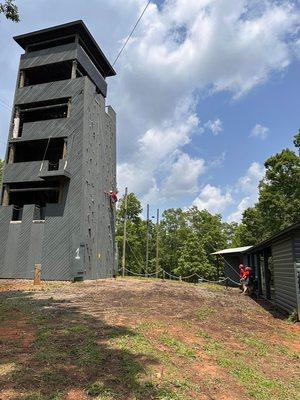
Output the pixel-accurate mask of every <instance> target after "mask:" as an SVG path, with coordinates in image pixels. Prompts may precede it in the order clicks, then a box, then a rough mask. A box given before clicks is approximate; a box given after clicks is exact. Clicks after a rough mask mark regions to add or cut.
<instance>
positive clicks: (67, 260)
mask: <svg viewBox="0 0 300 400" xmlns="http://www.w3.org/2000/svg"><path fill="white" fill-rule="evenodd" d="M76 49H77V50H78V47H77V48H75V47H74V45H71V46H69V45H67V46H60V48H59V49H58V48H57V49H55V48H51V49H45V50H41V51H40V52H33V53H28V54H26V55H23V56H22V58H21V63H20V68H19V70H20V69H21V68H28V67H33V66H37V65H44V64H47V63H53V62H58V61H63V60H66V59H67V58H69V57H72V58H73V57H74V51H75V50H76ZM76 54H77V52H76ZM75 58H76V57H75ZM81 58H82V60H83V59H84V61H82V62H83V63H84V64H85V67H86V69H87V70H88V71H90V73H91V74H92V75H93V76H92V77H89V76H85V77H80V78H76V79H69V80H62V81H56V82H50V83H44V84H38V85H33V86H26V87H23V88H18V87H17V88H16V93H15V99H14V105H13V110H14V107H15V106H16V105H21V104H27V103H32V102H37V101H44V100H51V99H59V98H70V100H71V110H70V116H69V117H68V118H64V119H57V120H48V121H36V122H33V123H27V124H24V127H23V132H22V137H21V138H19V139H12V138H11V137H12V124H11V126H10V129H9V137H8V143H13V142H14V140H18V141H25V140H36V139H44V138H50V140H51V138H52V137H66V138H67V158H66V159H64V161H66V162H67V171H68V175H69V176H70V179H69V180H64V181H63V182H62V199H61V202H60V203H59V204H47V205H46V211H45V215H46V216H45V221H44V222H36V221H34V220H33V219H34V209H35V207H34V205H25V206H24V209H23V218H22V222H21V223H12V222H11V216H12V206H0V236H1V242H0V278H28V279H32V278H33V274H34V264H37V263H38V264H41V266H42V279H45V280H72V279H73V278H74V277H79V276H81V277H83V278H85V279H87V278H89V279H97V278H106V277H110V276H112V274H113V272H114V211H113V209H112V207H111V206H110V201H109V198H108V196H107V195H106V194H105V193H104V192H105V191H109V190H111V189H115V187H116V176H115V174H116V165H115V164H116V137H115V135H116V127H115V114H114V112H113V110H112V109H111V108H108V110H109V111H108V113H106V111H105V97H104V96H105V94H106V82H105V81H104V80H103V78H102V76H101V75H100V73H99V74H98V75H97V73H96V71H95V67H94V66H93V65H90V67H89V68H88V64H89V62H90V63H91V61H90V60H89V59H88V56H87V55H86V54H81ZM93 78H94V79H93ZM96 78H97V79H98V84H99V85H100V83H101V85H102V86H101V85H100V86H101V89H102V91H103V92H105V93H104V94H103V93H102V94H101V93H97V91H98V90H96V86H95V82H94V81H93V80H96ZM101 80H103V82H104V83H103V82H102V81H101ZM100 81H101V82H100ZM98 89H99V87H98ZM40 166H41V162H40V161H37V162H28V163H15V164H6V165H5V166H4V182H5V183H12V182H27V181H29V182H34V181H42V179H41V178H39V176H38V175H39V169H40ZM1 189H2V188H1Z"/></svg>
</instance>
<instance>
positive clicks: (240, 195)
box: [0, 0, 300, 222]
mask: <svg viewBox="0 0 300 400" xmlns="http://www.w3.org/2000/svg"><path fill="white" fill-rule="evenodd" d="M16 3H17V5H18V7H19V11H20V17H21V22H20V23H18V24H16V23H13V22H10V21H8V20H6V19H5V18H4V17H3V16H1V17H0V71H1V73H0V157H2V158H3V157H4V154H5V147H6V146H5V143H6V139H7V134H8V124H9V120H10V107H11V104H12V100H13V93H14V89H15V82H16V74H17V69H18V63H19V57H20V55H21V54H22V49H21V48H20V47H19V46H18V45H17V44H16V43H15V42H14V40H13V38H12V37H13V36H14V35H18V34H23V33H27V32H30V31H34V30H37V29H42V28H46V27H49V26H53V25H58V24H62V23H66V22H70V21H73V20H77V19H82V20H83V21H84V22H85V23H86V25H87V27H88V28H89V30H90V31H91V33H92V35H93V36H94V37H95V39H96V41H97V42H98V43H99V45H100V47H101V48H102V50H103V51H104V53H105V54H106V56H107V58H108V59H109V60H110V61H111V62H113V61H114V59H115V58H116V55H117V53H118V50H119V49H120V48H121V47H122V45H123V43H124V41H125V40H126V37H127V35H128V33H129V32H130V30H131V28H132V27H133V25H134V23H135V22H136V20H137V18H138V17H139V15H140V14H141V11H142V10H143V8H144V7H145V5H146V3H147V2H146V1H145V0H109V1H107V0H106V1H105V0H88V1H82V0H59V1H58V0H51V1H49V0H17V1H16ZM299 67H300V7H299V2H298V1H284V0H283V1H278V0H276V1H272V0H249V1H247V0H165V1H162V0H156V1H154V0H153V1H152V2H151V3H150V5H149V7H148V8H147V10H146V12H145V14H144V16H143V18H142V20H141V21H140V24H139V25H138V27H137V29H136V30H135V32H134V34H133V36H132V37H131V39H130V41H129V42H128V45H127V46H126V48H125V50H124V52H123V53H122V55H121V57H120V58H119V60H118V62H117V63H116V65H115V69H116V71H117V75H116V76H115V77H110V78H108V79H107V82H108V97H107V104H111V105H112V106H113V108H114V109H115V111H116V112H117V154H118V163H117V171H118V189H119V192H120V195H122V194H123V193H124V188H125V186H128V190H129V191H133V192H134V193H136V194H137V196H138V197H139V198H140V199H141V200H142V203H143V205H144V206H145V205H146V204H147V203H149V204H150V209H151V211H152V213H153V214H155V210H156V208H159V209H160V210H162V211H163V210H164V209H167V208H170V207H182V208H187V207H190V206H192V205H196V206H197V207H198V208H199V209H207V210H208V211H210V212H212V213H221V214H222V216H223V220H224V221H227V222H232V221H236V222H239V221H240V220H241V216H242V213H243V211H244V210H245V209H246V208H247V207H249V206H252V205H253V204H255V202H256V201H257V196H258V190H257V185H258V182H259V181H260V180H261V179H262V177H263V175H264V161H265V160H266V158H268V157H269V156H271V155H273V154H275V153H277V152H280V151H281V150H282V149H283V148H286V147H290V148H292V147H293V144H292V141H293V135H294V134H295V133H296V132H297V131H298V128H300V113H299V93H300V90H299V89H300V68H299Z"/></svg>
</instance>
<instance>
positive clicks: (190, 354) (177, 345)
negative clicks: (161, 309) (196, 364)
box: [160, 332, 196, 359]
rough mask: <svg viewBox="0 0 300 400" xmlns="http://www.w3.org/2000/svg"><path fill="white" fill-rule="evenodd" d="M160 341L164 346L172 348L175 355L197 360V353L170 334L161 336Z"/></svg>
mask: <svg viewBox="0 0 300 400" xmlns="http://www.w3.org/2000/svg"><path fill="white" fill-rule="evenodd" d="M160 341H161V343H163V344H164V345H166V346H168V347H170V348H171V349H172V350H174V351H175V353H176V354H177V355H179V356H181V357H185V358H188V359H195V358H196V354H195V352H194V351H193V350H192V349H191V348H190V347H189V346H187V345H186V344H184V343H182V342H181V341H180V340H177V339H174V338H173V337H172V336H171V335H170V334H169V333H167V332H165V333H163V334H162V335H161V336H160Z"/></svg>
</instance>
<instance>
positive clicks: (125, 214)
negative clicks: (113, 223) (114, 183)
mask: <svg viewBox="0 0 300 400" xmlns="http://www.w3.org/2000/svg"><path fill="white" fill-rule="evenodd" d="M124 207H125V212H124V232H123V254H122V276H123V277H124V276H125V265H126V223H127V187H126V188H125V196H124Z"/></svg>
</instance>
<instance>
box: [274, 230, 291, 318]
mask: <svg viewBox="0 0 300 400" xmlns="http://www.w3.org/2000/svg"><path fill="white" fill-rule="evenodd" d="M272 256H273V265H274V267H273V268H274V286H275V303H276V304H278V306H279V307H281V308H283V309H284V310H287V311H289V312H292V311H293V310H294V309H296V308H297V297H296V282H295V270H294V258H293V242H292V236H290V237H288V238H286V239H284V240H281V241H278V242H276V243H274V244H273V245H272Z"/></svg>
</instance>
